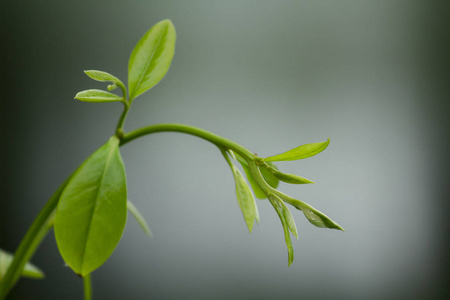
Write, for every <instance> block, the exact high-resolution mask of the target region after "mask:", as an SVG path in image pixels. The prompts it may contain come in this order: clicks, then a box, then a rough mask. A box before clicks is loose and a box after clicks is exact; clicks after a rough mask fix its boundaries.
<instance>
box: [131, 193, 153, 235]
mask: <svg viewBox="0 0 450 300" xmlns="http://www.w3.org/2000/svg"><path fill="white" fill-rule="evenodd" d="M127 208H128V211H129V212H130V213H131V214H132V215H133V217H134V218H135V219H136V221H137V222H138V223H139V226H141V228H142V230H143V231H144V232H145V234H147V236H148V237H152V236H153V234H152V232H151V230H150V227H148V224H147V221H145V218H144V217H143V216H142V214H141V213H140V212H139V210H138V209H137V208H136V206H134V204H133V203H132V202H131V201H130V200H127Z"/></svg>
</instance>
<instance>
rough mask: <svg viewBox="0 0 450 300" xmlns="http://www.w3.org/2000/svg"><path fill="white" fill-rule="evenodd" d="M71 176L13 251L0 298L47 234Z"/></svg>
mask: <svg viewBox="0 0 450 300" xmlns="http://www.w3.org/2000/svg"><path fill="white" fill-rule="evenodd" d="M70 177H71V176H69V178H67V179H66V181H64V183H63V184H62V185H61V186H60V187H59V188H58V190H56V192H55V193H54V194H53V196H52V197H51V198H50V199H49V200H48V201H47V203H46V204H45V206H44V207H43V208H42V210H41V212H40V213H39V215H38V216H37V217H36V219H35V220H34V222H33V224H32V225H31V227H30V228H29V229H28V231H27V233H26V235H25V237H24V238H23V239H22V242H21V243H20V245H19V247H18V248H17V251H16V252H15V253H14V259H13V261H12V263H11V265H10V266H9V268H8V271H7V272H6V274H5V277H3V280H2V282H1V284H0V300H3V299H4V298H5V297H6V294H7V293H8V292H9V290H10V289H11V288H12V287H13V286H14V284H15V283H16V281H17V280H18V279H19V277H20V274H21V273H22V270H23V268H24V266H25V264H26V263H27V262H28V261H29V260H30V259H31V257H32V256H33V254H34V252H35V251H36V249H37V248H38V246H39V245H40V243H41V241H42V240H43V239H44V237H45V236H46V235H47V233H48V231H49V230H50V228H51V227H52V225H53V214H54V211H55V208H56V205H57V204H58V200H59V197H60V195H61V193H62V191H63V190H64V187H65V186H66V184H67V183H68V182H69V179H70Z"/></svg>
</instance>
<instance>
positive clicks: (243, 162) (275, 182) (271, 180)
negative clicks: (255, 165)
mask: <svg viewBox="0 0 450 300" xmlns="http://www.w3.org/2000/svg"><path fill="white" fill-rule="evenodd" d="M235 156H236V160H237V161H238V162H239V163H240V164H241V166H242V169H244V172H245V175H246V176H247V179H248V182H249V183H250V185H251V186H252V189H253V192H254V193H255V196H256V198H259V199H265V198H267V196H266V194H264V192H263V191H262V190H261V189H260V188H259V186H258V184H257V183H256V181H255V179H253V176H252V173H251V171H250V168H249V166H248V163H247V161H246V160H245V159H244V158H243V157H242V156H240V155H239V154H237V153H235ZM270 164H271V166H272V167H273V168H276V166H275V165H274V164H272V163H270ZM260 171H261V175H262V176H263V178H264V180H265V181H266V182H267V183H268V184H269V185H270V186H271V187H273V188H274V189H276V188H277V187H278V183H279V180H278V179H277V178H276V177H275V176H273V175H272V174H271V173H270V172H267V171H266V170H264V168H260Z"/></svg>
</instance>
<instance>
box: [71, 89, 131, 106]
mask: <svg viewBox="0 0 450 300" xmlns="http://www.w3.org/2000/svg"><path fill="white" fill-rule="evenodd" d="M75 99H78V100H80V101H84V102H96V103H98V102H115V101H122V99H123V98H122V97H119V96H117V95H115V94H113V93H110V92H107V91H102V90H95V89H92V90H85V91H81V92H79V93H77V94H76V95H75Z"/></svg>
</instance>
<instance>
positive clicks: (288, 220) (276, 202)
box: [269, 195, 298, 266]
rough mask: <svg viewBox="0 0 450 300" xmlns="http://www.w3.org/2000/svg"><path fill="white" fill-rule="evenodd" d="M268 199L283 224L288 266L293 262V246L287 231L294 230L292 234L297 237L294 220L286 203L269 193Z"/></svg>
mask: <svg viewBox="0 0 450 300" xmlns="http://www.w3.org/2000/svg"><path fill="white" fill-rule="evenodd" d="M269 201H270V203H271V204H272V206H273V207H274V208H275V211H276V212H277V214H278V217H279V218H280V221H281V224H282V225H283V231H284V239H285V241H286V246H287V250H288V266H290V265H291V264H292V263H293V262H294V248H293V247H292V240H291V234H290V232H289V231H291V232H293V233H294V231H295V233H294V234H295V235H296V237H297V236H298V234H297V228H296V226H295V222H294V220H293V219H292V215H291V214H290V212H289V209H288V208H287V207H286V205H284V203H283V201H282V200H281V199H280V198H279V197H277V196H276V195H270V196H269ZM285 207H286V208H285ZM294 228H295V229H294Z"/></svg>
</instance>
